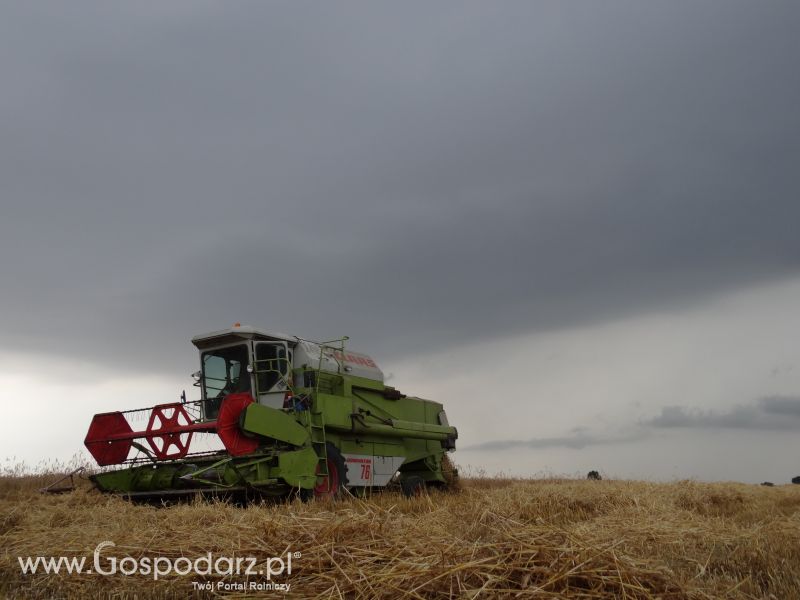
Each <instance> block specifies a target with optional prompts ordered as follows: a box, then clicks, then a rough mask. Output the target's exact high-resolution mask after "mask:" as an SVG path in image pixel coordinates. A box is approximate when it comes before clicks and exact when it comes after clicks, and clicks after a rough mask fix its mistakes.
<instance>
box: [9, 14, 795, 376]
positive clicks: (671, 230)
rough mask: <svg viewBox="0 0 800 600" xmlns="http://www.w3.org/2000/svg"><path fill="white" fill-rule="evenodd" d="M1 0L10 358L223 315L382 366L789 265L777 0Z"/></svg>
mask: <svg viewBox="0 0 800 600" xmlns="http://www.w3.org/2000/svg"><path fill="white" fill-rule="evenodd" d="M3 13H4V15H3V16H4V18H3V19H0V76H2V81H3V90H4V91H3V94H2V96H0V198H2V199H1V200H0V202H2V220H0V253H2V257H3V258H2V261H1V262H0V277H1V278H2V279H1V280H2V282H3V284H2V296H0V308H2V311H0V340H2V346H3V347H4V348H5V349H14V350H33V351H38V352H51V353H65V352H67V351H71V352H75V353H77V354H79V355H82V356H87V357H89V358H91V359H95V360H104V361H108V360H113V361H125V363H126V364H131V365H133V364H136V365H140V366H141V365H144V364H146V365H147V368H148V369H158V368H161V367H163V368H164V369H171V368H173V367H174V366H175V365H176V364H178V363H179V362H181V361H179V360H178V359H177V358H176V357H178V356H189V357H190V354H191V353H190V349H188V347H187V346H186V340H187V338H188V337H190V336H191V335H192V334H195V333H198V332H202V331H205V330H210V329H217V328H220V327H224V326H227V325H229V324H231V323H233V322H234V321H243V322H248V323H251V324H256V325H263V326H266V327H274V328H276V329H279V330H283V331H287V332H289V333H297V334H299V335H305V336H312V337H318V338H328V337H334V336H337V335H341V334H349V335H350V336H351V337H352V338H353V339H354V344H355V345H357V346H358V347H361V348H364V349H366V350H371V351H372V352H374V353H376V354H377V355H378V356H379V357H383V356H387V355H389V354H392V353H403V352H408V351H411V350H415V349H417V348H420V347H424V348H426V349H433V348H435V347H437V346H438V347H442V346H446V345H448V344H452V343H458V342H462V341H466V340H474V339H479V338H482V337H486V336H490V335H502V334H504V333H508V332H512V331H514V332H515V331H525V330H528V331H530V330H536V329H545V328H558V327H563V326H569V325H574V324H576V323H581V322H587V321H592V320H602V319H607V318H611V317H617V316H622V315H625V314H630V313H636V312H640V311H643V310H648V309H651V308H654V307H663V306H674V305H676V304H680V303H686V302H694V301H697V300H699V299H702V298H705V297H708V296H709V295H710V294H714V293H717V292H720V291H724V290H727V289H731V288H736V287H742V286H748V285H752V284H754V283H757V282H758V281H759V280H763V279H768V278H778V277H788V276H791V275H794V274H796V273H797V271H798V267H800V237H798V236H797V233H796V224H797V223H798V222H800V202H798V201H797V199H798V192H800V171H799V170H798V169H797V164H798V162H799V161H800V112H798V110H797V106H800V80H798V78H797V77H796V75H795V73H796V63H797V58H798V56H800V38H798V36H797V35H796V31H797V26H798V25H800V22H799V20H798V16H800V8H798V7H797V5H796V4H792V3H770V4H768V5H756V4H754V3H748V2H729V1H725V2H722V1H720V2H710V3H704V4H702V5H698V4H696V3H689V2H686V3H682V2H676V3H668V4H666V3H665V4H662V5H658V6H656V5H644V4H641V3H620V2H617V3H603V4H602V5H592V6H589V5H584V4H578V3H575V4H568V3H563V2H557V3H504V4H503V5H502V6H500V5H491V4H485V3H475V4H472V3H452V4H442V3H437V4H430V3H419V4H408V3H403V4H402V5H399V4H382V5H378V4H375V3H370V4H357V5H356V4H350V3H338V4H335V5H318V4H302V3H284V4H278V3H269V4H263V3H236V4H230V3H224V4H223V3H219V4H202V3H196V2H191V3H170V4H169V5H164V4H162V3H152V4H150V3H143V2H137V3H131V4H128V5H125V6H114V7H112V6H110V5H107V4H102V3H98V4H86V3H69V5H64V4H59V3H53V4H50V5H46V4H42V3H22V2H20V3H17V4H12V5H6V6H5V7H4V8H3ZM120 340H123V341H124V343H123V344H120ZM153 348H155V350H153Z"/></svg>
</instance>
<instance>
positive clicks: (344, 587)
mask: <svg viewBox="0 0 800 600" xmlns="http://www.w3.org/2000/svg"><path fill="white" fill-rule="evenodd" d="M51 480H52V476H50V477H48V476H39V477H30V476H28V477H25V476H8V477H3V478H0V540H1V541H2V557H0V593H2V594H3V595H4V596H8V597H11V598H52V597H64V598H86V597H109V598H118V599H124V598H173V597H175V598H186V597H209V598H210V597H214V598H218V597H235V598H241V597H264V598H276V597H290V598H365V599H366V598H398V597H408V598H451V597H455V598H518V597H534V598H564V597H566V598H631V599H634V598H662V599H679V598H698V599H699V598H774V599H781V600H783V599H788V598H800V485H794V486H792V485H785V486H775V487H762V486H755V485H745V484H736V483H724V484H723V483H720V484H705V483H697V482H692V481H680V482H673V483H645V482H633V481H605V480H604V481H584V480H508V479H467V480H463V481H462V485H461V490H460V491H459V492H457V493H442V492H430V493H429V494H424V495H422V496H420V497H415V498H411V499H406V498H404V497H403V496H402V495H401V494H399V493H395V492H387V493H384V494H378V495H374V496H372V497H370V498H363V499H362V498H347V499H345V500H343V501H337V502H321V501H318V502H308V503H303V502H301V501H299V500H295V501H291V502H286V503H279V504H251V505H248V506H244V507H242V506H237V505H233V504H227V503H224V502H219V501H200V500H195V501H193V502H191V503H183V504H178V505H172V506H163V507H159V506H149V505H134V504H131V503H129V502H126V501H124V500H121V499H119V498H115V497H109V496H104V495H101V494H99V493H97V492H96V491H94V490H92V489H90V486H89V484H88V482H81V484H80V485H79V487H78V489H77V490H76V491H73V492H70V493H66V494H62V495H58V496H49V495H41V494H39V493H38V492H37V489H38V488H39V487H40V486H41V485H43V484H44V483H45V482H47V481H51ZM104 541H110V542H113V543H114V546H106V547H104V548H103V549H102V550H101V553H100V554H99V555H98V556H99V557H100V560H101V564H102V566H103V568H104V570H109V569H111V568H112V564H111V563H112V562H113V561H116V563H117V568H118V572H117V573H116V574H114V575H102V574H98V573H91V574H89V573H85V572H84V573H81V574H78V573H72V574H69V573H66V572H64V569H63V568H62V570H61V572H59V573H58V574H55V573H49V574H48V573H45V572H44V571H43V568H42V566H41V565H39V569H38V570H37V573H35V574H31V573H27V574H24V573H23V572H22V568H21V566H20V557H22V558H23V559H25V558H26V557H31V558H32V559H35V557H38V556H41V557H45V558H49V557H54V558H57V557H60V556H66V557H74V558H76V559H79V558H80V557H85V567H86V568H87V569H91V568H92V567H93V560H94V558H93V557H94V552H95V550H96V548H97V546H98V544H100V543H101V542H104ZM209 552H210V553H211V557H210V560H211V561H215V560H217V559H218V558H219V557H223V558H224V557H231V558H234V559H235V557H243V558H245V559H247V560H248V561H249V558H248V557H253V558H254V561H255V566H254V569H256V570H260V571H263V572H264V573H262V574H256V575H246V574H236V573H233V574H226V573H227V571H226V569H227V568H228V566H229V565H228V563H226V562H225V561H224V560H223V562H222V563H220V564H219V565H218V566H219V567H220V570H221V572H222V574H215V573H210V574H194V573H190V574H187V575H178V574H175V573H174V572H173V573H170V574H164V575H160V576H159V578H158V579H155V578H154V576H153V574H152V573H151V574H147V575H145V574H141V573H138V574H136V573H134V574H130V575H126V574H123V573H121V572H119V571H120V570H121V569H122V568H123V567H124V568H125V569H126V570H130V569H131V568H133V567H134V566H135V567H137V568H139V569H140V570H143V569H142V565H143V564H146V563H147V560H145V559H149V560H150V561H154V560H157V559H161V560H162V563H163V564H162V565H161V566H162V568H163V567H164V566H165V565H166V563H165V562H164V561H166V560H169V561H171V562H174V567H175V568H176V569H179V570H180V569H183V568H185V567H186V563H187V562H188V561H186V560H184V561H183V562H181V561H178V560H177V559H179V558H181V557H185V558H186V559H190V560H192V561H194V560H196V559H197V558H198V557H203V556H206V555H207V554H208V553H209ZM287 552H290V553H292V564H291V573H288V570H287V569H286V567H288V565H287V564H286V561H285V559H286V556H287ZM297 553H299V554H297ZM281 557H282V560H284V564H283V567H284V568H283V572H281V573H277V571H278V569H279V568H280V567H281V563H279V562H277V560H273V561H272V562H269V560H268V559H270V558H274V559H277V558H281ZM126 558H127V560H124V559H126ZM200 567H201V568H200V570H204V569H205V563H203V564H202V565H200ZM247 567H248V564H243V565H242V568H243V569H246V568H247ZM269 571H272V572H274V573H275V574H274V575H270V578H269V580H268V579H267V575H266V574H265V573H268V572H269ZM270 585H271V586H272V588H273V589H271V588H270ZM259 586H260V588H259ZM281 586H282V589H274V588H280V587H281ZM287 586H288V591H287V590H286V587H287ZM242 588H244V589H242Z"/></svg>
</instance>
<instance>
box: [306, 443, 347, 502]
mask: <svg viewBox="0 0 800 600" xmlns="http://www.w3.org/2000/svg"><path fill="white" fill-rule="evenodd" d="M325 450H326V453H327V455H328V459H327V467H328V469H327V470H328V474H327V475H320V465H319V464H317V485H316V486H315V487H314V498H318V499H335V498H341V497H342V495H343V494H342V491H343V490H344V489H346V487H347V467H346V466H345V463H344V457H343V456H342V453H341V452H339V449H338V448H337V447H336V446H334V445H333V444H331V443H330V442H327V443H326V444H325Z"/></svg>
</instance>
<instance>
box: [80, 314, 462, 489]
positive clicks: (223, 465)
mask: <svg viewBox="0 0 800 600" xmlns="http://www.w3.org/2000/svg"><path fill="white" fill-rule="evenodd" d="M346 340H347V338H343V339H341V340H336V341H334V342H313V341H310V340H304V339H301V338H298V337H294V336H288V335H282V334H276V333H270V332H267V331H263V330H260V329H256V328H254V327H247V326H241V325H239V324H236V325H235V326H234V327H232V328H230V329H225V330H222V331H215V332H213V333H209V334H206V335H201V336H197V337H195V338H193V339H192V343H193V344H194V345H195V346H196V347H197V348H198V350H199V351H200V370H199V371H197V373H195V374H194V377H195V379H196V382H195V385H196V386H197V387H199V388H200V391H201V398H202V399H201V400H196V401H190V402H187V401H186V399H185V394H184V396H183V398H182V400H181V402H174V403H170V404H161V405H158V406H154V407H152V408H147V409H139V410H132V411H125V412H110V413H103V414H98V415H95V416H94V418H93V419H92V423H91V425H90V426H89V431H88V433H87V434H86V439H85V442H84V443H85V445H86V448H87V449H88V450H89V452H90V453H91V454H92V456H93V457H94V459H95V460H96V461H97V464H98V465H100V466H101V467H109V466H111V465H125V466H124V467H123V468H118V469H113V470H112V469H102V470H101V471H100V472H99V473H96V474H94V475H92V477H91V479H92V481H93V482H94V484H95V485H96V486H97V488H98V489H100V490H102V491H104V492H109V493H116V494H120V495H123V496H125V497H128V498H131V499H147V500H153V499H156V500H163V499H167V498H170V497H181V496H190V495H194V494H198V493H201V494H223V495H226V496H227V495H244V496H245V497H258V496H273V497H291V496H293V495H299V496H300V497H301V498H303V499H309V498H312V497H317V498H320V497H322V498H333V497H337V496H339V495H341V494H343V493H345V492H344V490H349V491H350V492H351V493H353V494H363V493H366V492H368V491H369V490H374V489H381V488H385V487H386V486H388V485H390V484H391V485H394V484H399V486H400V487H401V488H402V490H403V492H404V493H405V494H407V495H414V494H418V493H419V492H420V491H422V490H423V489H424V488H425V486H439V487H446V486H447V485H448V484H449V483H451V482H452V481H453V479H454V478H455V477H456V476H457V473H456V472H455V470H454V469H453V468H452V466H451V463H450V461H449V460H448V458H447V452H449V451H451V450H454V449H455V443H456V438H457V437H458V432H457V431H456V428H455V427H451V426H450V424H449V423H448V422H447V415H446V414H445V411H444V409H443V408H442V405H441V404H439V403H437V402H432V401H430V400H423V399H421V398H412V397H407V396H405V395H404V394H401V393H400V392H399V391H398V390H397V389H395V388H393V387H391V386H388V385H385V384H384V381H383V373H382V372H381V370H380V369H379V368H378V366H377V365H376V364H375V362H374V361H373V360H372V359H371V358H370V357H369V356H367V355H365V354H360V353H357V352H351V351H349V350H345V347H344V344H345V341H346ZM137 417H139V419H138V420H140V421H141V422H142V423H144V422H146V423H147V426H146V428H145V429H141V430H138V431H137V430H134V428H133V427H132V426H131V422H136V421H137ZM195 434H211V435H212V436H217V438H218V440H219V442H221V445H222V447H224V450H206V451H195V452H193V451H191V449H190V445H191V442H192V437H193V436H194V435H195ZM217 445H219V443H218V444H217ZM131 455H133V456H131Z"/></svg>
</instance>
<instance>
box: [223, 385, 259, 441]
mask: <svg viewBox="0 0 800 600" xmlns="http://www.w3.org/2000/svg"><path fill="white" fill-rule="evenodd" d="M253 402H255V400H254V399H253V397H252V396H251V395H250V394H248V393H247V392H239V393H236V394H230V395H228V396H226V397H225V400H223V401H222V406H221V407H220V409H219V416H218V417H217V435H218V436H219V439H221V440H222V443H223V444H224V445H225V449H226V450H227V451H228V454H230V455H231V456H242V455H243V454H250V453H251V452H255V451H256V449H258V440H257V439H255V438H251V437H248V436H246V435H245V434H244V433H242V430H241V429H240V428H239V416H240V415H241V414H242V412H243V411H244V409H245V408H247V407H248V406H249V405H251V404H252V403H253Z"/></svg>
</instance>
